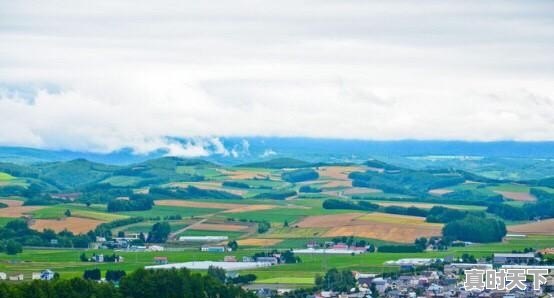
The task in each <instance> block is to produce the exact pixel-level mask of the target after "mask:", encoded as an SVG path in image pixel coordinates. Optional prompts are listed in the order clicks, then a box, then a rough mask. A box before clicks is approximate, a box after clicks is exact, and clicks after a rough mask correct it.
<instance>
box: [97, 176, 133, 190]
mask: <svg viewBox="0 0 554 298" xmlns="http://www.w3.org/2000/svg"><path fill="white" fill-rule="evenodd" d="M141 180H142V178H141V177H136V176H112V177H109V178H106V179H104V180H103V181H102V183H107V184H110V185H113V186H118V187H124V186H134V185H136V184H137V183H139V182H140V181H141Z"/></svg>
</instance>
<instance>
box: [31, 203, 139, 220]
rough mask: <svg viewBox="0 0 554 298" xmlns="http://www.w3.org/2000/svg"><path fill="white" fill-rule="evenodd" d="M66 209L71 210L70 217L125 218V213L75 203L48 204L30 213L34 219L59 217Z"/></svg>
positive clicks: (62, 215)
mask: <svg viewBox="0 0 554 298" xmlns="http://www.w3.org/2000/svg"><path fill="white" fill-rule="evenodd" d="M66 210H69V211H70V212H71V216H72V217H81V218H89V219H96V220H101V221H114V220H118V219H123V218H127V217H128V216H126V215H121V214H116V213H108V212H100V211H98V208H97V207H96V208H88V207H85V206H81V205H75V204H61V205H54V206H49V207H46V208H43V209H40V210H36V211H33V212H32V213H31V214H32V215H33V218H35V219H60V218H64V217H65V214H64V213H65V212H66Z"/></svg>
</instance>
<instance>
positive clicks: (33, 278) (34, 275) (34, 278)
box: [31, 272, 40, 280]
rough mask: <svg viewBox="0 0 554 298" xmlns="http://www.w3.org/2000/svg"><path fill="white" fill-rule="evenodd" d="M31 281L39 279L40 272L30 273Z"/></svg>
mask: <svg viewBox="0 0 554 298" xmlns="http://www.w3.org/2000/svg"><path fill="white" fill-rule="evenodd" d="M31 279H32V280H36V279H40V272H33V273H31Z"/></svg>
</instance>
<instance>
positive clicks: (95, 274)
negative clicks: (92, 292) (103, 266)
mask: <svg viewBox="0 0 554 298" xmlns="http://www.w3.org/2000/svg"><path fill="white" fill-rule="evenodd" d="M83 278H84V279H92V280H100V279H101V278H102V274H101V273H100V269H98V268H95V269H89V270H85V272H84V273H83Z"/></svg>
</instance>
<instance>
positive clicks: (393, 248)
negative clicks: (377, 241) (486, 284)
mask: <svg viewBox="0 0 554 298" xmlns="http://www.w3.org/2000/svg"><path fill="white" fill-rule="evenodd" d="M377 249H378V251H379V252H394V253H412V252H422V251H423V249H421V247H420V246H416V245H382V246H379V247H378V248H377Z"/></svg>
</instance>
